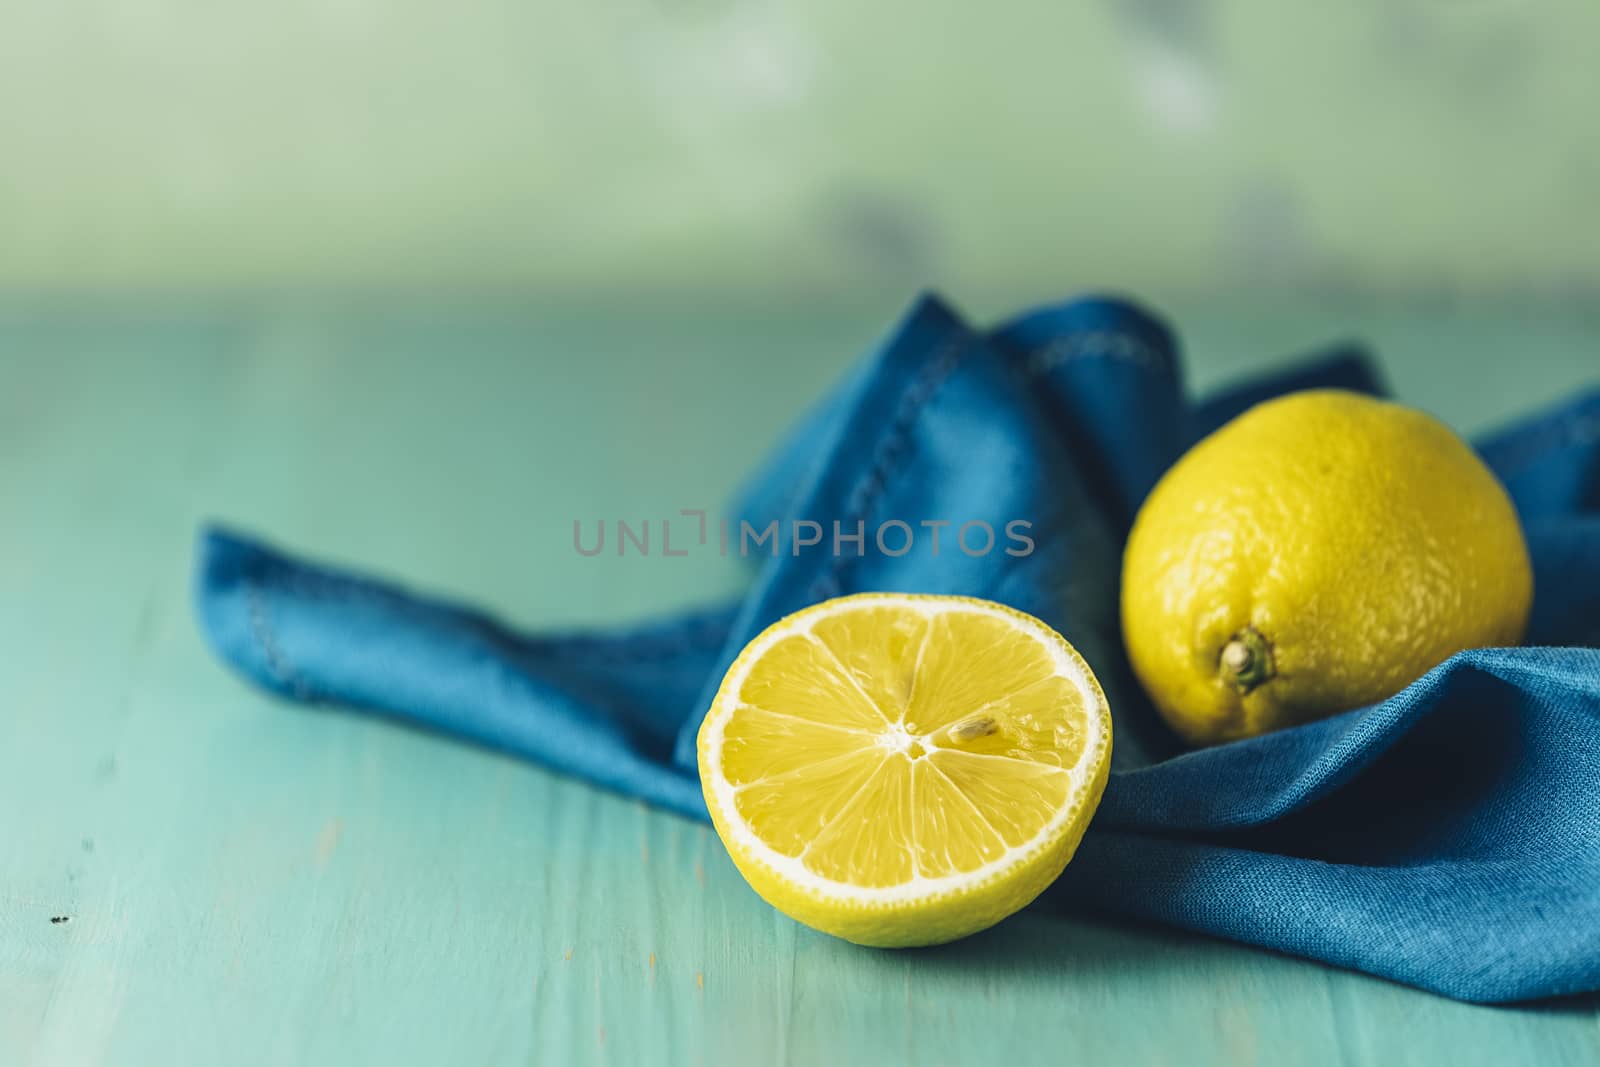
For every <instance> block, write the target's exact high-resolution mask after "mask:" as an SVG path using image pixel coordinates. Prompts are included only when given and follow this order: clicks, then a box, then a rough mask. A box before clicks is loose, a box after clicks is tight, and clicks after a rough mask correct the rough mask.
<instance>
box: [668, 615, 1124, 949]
mask: <svg viewBox="0 0 1600 1067" xmlns="http://www.w3.org/2000/svg"><path fill="white" fill-rule="evenodd" d="M1110 753H1111V718H1110V712H1109V709H1108V708H1107V706H1106V701H1105V697H1104V695H1103V694H1102V693H1101V691H1100V686H1099V684H1098V683H1097V682H1096V681H1095V678H1094V675H1093V673H1092V672H1091V671H1090V670H1089V667H1088V665H1087V664H1085V663H1084V662H1083V659H1082V658H1081V657H1080V656H1079V655H1078V654H1077V652H1076V651H1074V650H1073V648H1072V647H1071V646H1070V645H1069V644H1067V642H1066V641H1065V640H1064V639H1063V638H1062V637H1061V636H1060V635H1059V634H1057V633H1055V632H1054V631H1053V630H1051V629H1050V628H1049V627H1047V626H1045V625H1044V624H1043V623H1041V622H1039V621H1038V620H1037V619H1034V618H1032V617H1031V616H1027V615H1024V614H1022V613H1021V612H1017V611H1014V610H1012V609H1010V608H1007V607H1004V606H1002V605H999V604H993V603H989V602H986V601H981V600H974V599H970V598H966V597H935V596H918V595H910V594H889V593H869V594H861V595H858V596H852V597H841V598H838V599H835V600H830V601H826V602H824V603H821V604H818V605H815V606H813V607H810V608H807V609H806V610H804V611H801V612H799V613H797V614H795V615H791V616H789V617H787V618H785V619H782V620H780V621H779V622H778V623H776V624H774V625H773V626H772V627H770V628H769V629H767V630H766V631H765V632H763V633H762V634H761V635H759V636H758V637H757V638H756V639H755V640H753V641H752V642H751V643H750V644H749V646H747V647H746V648H745V650H744V652H743V653H742V654H741V655H740V656H739V658H738V660H737V661H736V662H735V663H734V665H733V666H732V668H730V669H729V671H728V674H727V676H726V677H725V678H724V680H723V683H722V686H721V688H720V690H719V692H718V693H717V696H716V699H715V701H714V702H713V705H712V708H711V710H710V711H709V712H708V713H707V715H706V718H705V720H704V722H703V723H702V725H701V728H700V734H699V738H698V755H699V763H700V777H701V782H702V786H703V788H704V791H705V797H706V804H707V807H708V808H709V810H710V812H711V817H712V821H713V823H714V824H715V826H716V829H717V832H718V834H719V835H720V836H721V838H722V840H723V842H724V843H725V844H726V845H727V848H728V851H729V854H730V855H731V856H732V858H733V861H734V863H735V865H736V866H737V867H738V868H739V870H740V872H741V873H742V874H743V875H744V876H745V878H746V879H747V880H748V881H749V882H750V884H751V885H752V886H753V887H754V888H755V889H756V891H757V892H758V893H760V894H761V896H762V897H764V898H765V899H766V900H767V901H769V902H770V903H771V904H773V905H774V906H775V907H777V908H778V909H779V910H781V911H783V912H785V913H786V914H788V915H790V916H792V917H794V918H796V919H798V920H800V921H801V922H805V923H807V924H809V925H811V926H814V927H816V928H817V929H820V930H824V931H826V932H828V933H832V934H835V935H837V936H839V937H843V938H846V939H847V940H851V941H855V942H858V943H861V944H869V945H882V946H909V945H926V944H936V943H939V942H942V941H949V940H952V939H954V938H957V937H961V936H964V935H965V934H969V933H972V932H975V931H977V930H980V929H983V928H984V927H986V926H989V925H992V924H993V923H995V922H998V921H999V920H1000V919H1002V918H1004V917H1005V916H1007V915H1009V914H1011V913H1012V912H1014V911H1016V910H1017V909H1018V908H1021V907H1022V906H1023V905H1025V904H1027V903H1028V902H1029V901H1030V900H1032V899H1033V898H1034V897H1035V896H1037V895H1038V894H1039V893H1040V892H1041V891H1042V890H1043V889H1044V888H1045V887H1046V886H1047V885H1049V884H1050V882H1052V881H1053V880H1054V879H1055V878H1056V877H1057V876H1058V875H1059V874H1060V873H1061V870H1062V868H1063V867H1064V866H1065V865H1066V863H1067V861H1068V860H1069V859H1070V858H1071V856H1072V853H1073V851H1074V850H1075V849H1076V847H1077V844H1078V841H1079V840H1080V839H1081V838H1082V836H1083V832H1084V829H1085V827H1086V826H1087V825H1088V822H1089V818H1090V816H1091V815H1092V814H1093V812H1094V809H1095V806H1096V805H1097V804H1098V803H1099V799H1100V795H1101V792H1102V791H1103V790H1104V788H1105V782H1106V777H1107V773H1108V770H1109V766H1110Z"/></svg>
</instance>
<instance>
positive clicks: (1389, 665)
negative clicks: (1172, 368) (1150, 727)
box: [1122, 390, 1533, 744]
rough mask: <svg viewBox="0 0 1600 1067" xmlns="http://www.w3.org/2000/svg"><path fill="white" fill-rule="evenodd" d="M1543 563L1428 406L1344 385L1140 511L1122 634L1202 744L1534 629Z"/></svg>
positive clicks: (1202, 466)
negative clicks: (1530, 622) (1536, 573)
mask: <svg viewBox="0 0 1600 1067" xmlns="http://www.w3.org/2000/svg"><path fill="white" fill-rule="evenodd" d="M1532 599H1533V574H1532V571H1531V569H1530V567H1529V563H1528V550H1527V545H1526V544H1525V542H1524V541H1523V536H1522V528H1521V526H1520V524H1519V523H1518V521H1517V514H1516V512H1515V510H1513V508H1512V506H1511V501H1510V499H1509V498H1508V497H1507V496H1506V492H1505V490H1504V489H1503V488H1502V487H1501V485H1500V483H1499V482H1498V481H1497V480H1496V479H1495V476H1494V475H1493V474H1492V473H1491V472H1490V471H1489V469H1488V468H1487V467H1485V466H1484V465H1483V462H1482V461H1481V460H1479V459H1478V457H1477V455H1476V454H1474V453H1473V451H1472V449H1471V448H1469V447H1468V446H1467V444H1466V443H1465V442H1463V441H1462V440H1461V439H1460V438H1459V437H1457V436H1456V435H1455V434H1454V433H1452V432H1451V431H1450V430H1449V429H1448V428H1447V427H1445V426H1444V425H1443V424H1442V423H1440V422H1438V421H1437V420H1435V419H1433V418H1431V417H1430V416H1428V415H1424V414H1423V413H1422V412H1419V411H1414V410H1412V409H1410V408H1406V407H1402V406H1400V405H1398V404H1393V403H1388V402H1386V401H1382V400H1376V399H1373V398H1371V397H1367V396H1362V395H1359V394H1356V393H1348V392H1343V391H1339V390H1311V391H1307V392H1302V393H1293V394H1290V395H1288V396H1284V397H1280V398H1278V399H1276V400H1270V401H1267V402H1266V403H1263V404H1259V405H1257V406H1256V407H1254V408H1251V409H1250V410H1249V411H1246V412H1245V413H1244V414H1243V415H1240V416H1239V417H1238V418H1236V419H1234V420H1233V421H1232V422H1230V423H1228V424H1227V425H1226V426H1224V427H1222V428H1221V429H1220V430H1218V431H1216V432H1215V433H1213V434H1212V435H1211V436H1209V437H1207V438H1206V439H1205V440H1203V441H1201V442H1200V443H1199V444H1197V445H1195V446H1194V448H1192V449H1190V450H1189V452H1188V453H1187V454H1186V455H1184V457H1183V458H1182V459H1180V460H1179V461H1178V462H1177V464H1175V465H1174V466H1173V467H1172V469H1171V470H1169V471H1168V472H1167V473H1166V475H1165V476H1163V477H1162V479H1161V481H1160V482H1159V483H1157V485H1156V487H1155V489H1154V490H1153V491H1152V492H1151V493H1150V496H1149V498H1148V499H1147V500H1146V501H1145V502H1144V506H1143V507H1142V508H1141V509H1140V511H1139V515H1138V518H1137V519H1136V520H1135V522H1134V525H1133V532H1132V534H1131V535H1130V536H1129V539H1128V547H1127V552H1126V555H1125V557H1124V559H1123V573H1122V627H1123V637H1124V639H1125V641H1126V643H1127V646H1128V654H1129V657H1130V658H1131V660H1132V662H1133V668H1134V671H1135V672H1136V673H1137V674H1138V676H1139V680H1140V681H1141V682H1142V683H1143V685H1144V687H1145V689H1146V690H1147V691H1148V692H1149V694H1150V697H1151V699H1152V700H1153V701H1154V702H1155V705H1156V708H1157V709H1158V710H1159V711H1160V712H1161V714H1162V716H1163V717H1164V718H1165V719H1166V720H1167V722H1168V723H1170V724H1171V726H1172V727H1173V729H1175V730H1176V731H1177V732H1178V733H1179V734H1181V735H1182V736H1183V737H1184V738H1186V739H1187V740H1189V741H1190V742H1193V743H1195V744H1214V743H1216V742H1219V741H1229V740H1233V739H1236V738H1241V737H1251V736H1254V735H1256V734H1261V733H1265V732H1267V731H1268V730H1276V729H1280V728H1282V727H1285V726H1293V725H1295V724H1297V723H1302V722H1307V721H1309V720H1312V719H1317V718H1321V717H1323V716H1327V715H1332V714H1335V713H1336V712H1341V711H1347V710H1349V709H1351V708H1357V707H1361V706H1363V705H1366V704H1371V703H1373V702H1375V701H1379V700H1382V699H1384V698H1385V697H1389V696H1392V695H1393V694H1395V693H1397V692H1399V691H1400V690H1401V689H1403V688H1405V686H1407V685H1408V684H1410V683H1411V682H1413V681H1415V680H1416V679H1417V678H1418V677H1420V676H1421V675H1422V674H1424V673H1425V672H1426V671H1427V670H1428V669H1429V668H1431V667H1433V666H1435V665H1437V664H1438V663H1440V662H1441V661H1443V660H1445V659H1447V658H1448V657H1449V656H1450V655H1452V654H1453V653H1455V652H1458V651H1460V650H1461V649H1464V648H1474V647H1481V646H1491V645H1512V644H1516V643H1518V642H1519V641H1520V640H1521V639H1522V632H1523V628H1524V626H1525V625H1526V624H1527V618H1528V608H1529V605H1530V603H1531V601H1532Z"/></svg>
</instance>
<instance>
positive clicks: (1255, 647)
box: [1218, 626, 1276, 694]
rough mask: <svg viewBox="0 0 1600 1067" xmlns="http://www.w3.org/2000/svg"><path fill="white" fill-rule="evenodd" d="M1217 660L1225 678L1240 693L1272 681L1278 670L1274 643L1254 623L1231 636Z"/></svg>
mask: <svg viewBox="0 0 1600 1067" xmlns="http://www.w3.org/2000/svg"><path fill="white" fill-rule="evenodd" d="M1218 663H1219V666H1220V669H1221V673H1222V677H1223V679H1224V680H1225V681H1227V683H1228V684H1229V685H1231V686H1233V687H1234V688H1235V689H1237V690H1238V691H1239V692H1240V694H1245V693H1248V692H1250V691H1251V690H1252V689H1255V688H1256V687H1257V686H1259V685H1261V684H1263V683H1264V682H1268V681H1270V680H1271V679H1272V677H1273V675H1274V674H1275V673H1276V672H1275V670H1274V669H1273V664H1272V645H1270V644H1269V643H1268V642H1267V639H1266V638H1265V637H1262V636H1261V634H1260V632H1259V631H1257V630H1256V628H1255V627H1253V626H1246V627H1245V628H1244V629H1243V630H1240V631H1239V632H1238V633H1236V634H1234V635H1233V636H1232V637H1231V638H1229V639H1228V643H1227V644H1225V645H1223V646H1222V655H1221V657H1220V658H1219V661H1218Z"/></svg>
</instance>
